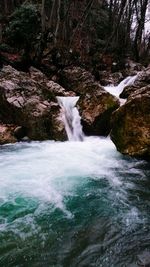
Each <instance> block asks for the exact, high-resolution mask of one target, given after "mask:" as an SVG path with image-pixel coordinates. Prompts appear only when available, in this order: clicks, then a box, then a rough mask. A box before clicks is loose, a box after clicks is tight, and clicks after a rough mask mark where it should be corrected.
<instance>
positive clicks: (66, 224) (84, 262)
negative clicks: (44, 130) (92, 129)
mask: <svg viewBox="0 0 150 267" xmlns="http://www.w3.org/2000/svg"><path fill="white" fill-rule="evenodd" d="M149 195H150V165H149V163H148V162H146V161H143V160H136V159H131V158H129V157H124V156H122V155H121V154H120V153H118V152H117V151H116V149H115V147H114V145H113V144H112V142H111V141H110V140H109V139H99V138H93V137H91V138H86V140H85V141H84V142H78V141H76V142H50V141H49V142H32V143H18V144H14V145H5V146H1V147H0V266H1V267H14V266H15V267H28V266H29V267H30V266H31V267H52V266H54V267H125V266H126V267H134V266H137V261H138V256H143V257H144V258H145V257H146V256H145V255H147V254H148V257H149V250H150V198H149Z"/></svg>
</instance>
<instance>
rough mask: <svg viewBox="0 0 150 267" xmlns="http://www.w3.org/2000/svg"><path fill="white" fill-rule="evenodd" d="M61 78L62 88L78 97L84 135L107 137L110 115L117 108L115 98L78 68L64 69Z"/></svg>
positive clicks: (117, 104) (117, 103)
mask: <svg viewBox="0 0 150 267" xmlns="http://www.w3.org/2000/svg"><path fill="white" fill-rule="evenodd" d="M62 77H63V78H62V83H63V86H65V87H66V88H67V89H68V90H72V91H74V92H75V93H76V95H78V96H80V99H79V101H78V103H77V106H78V109H79V112H80V116H81V122H82V125H83V131H84V133H85V134H87V135H104V136H107V135H108V134H109V132H110V119H111V114H112V112H113V111H114V110H115V109H117V108H118V107H119V102H118V100H117V98H116V97H114V96H112V95H111V94H109V93H108V92H106V91H105V90H104V88H103V87H102V86H101V85H100V84H99V83H98V82H96V81H95V79H94V76H92V74H91V73H89V72H88V71H86V70H84V69H82V68H80V67H72V68H66V69H64V71H63V72H62Z"/></svg>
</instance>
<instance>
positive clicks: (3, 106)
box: [0, 66, 66, 140]
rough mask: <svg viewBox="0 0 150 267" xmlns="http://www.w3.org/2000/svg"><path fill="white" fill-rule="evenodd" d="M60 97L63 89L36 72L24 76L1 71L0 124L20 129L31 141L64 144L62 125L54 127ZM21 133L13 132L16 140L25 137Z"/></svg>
mask: <svg viewBox="0 0 150 267" xmlns="http://www.w3.org/2000/svg"><path fill="white" fill-rule="evenodd" d="M59 93H60V94H61V95H62V94H63V93H64V88H62V87H61V86H60V85H58V84H56V83H54V82H50V81H49V80H48V78H47V77H46V76H45V75H44V74H42V73H41V72H40V71H38V70H36V69H35V68H31V69H30V72H29V73H25V72H21V71H16V70H15V69H14V68H12V67H11V66H4V67H3V69H2V70H1V71H0V121H2V122H3V124H14V125H20V127H22V128H21V129H26V134H27V136H28V138H29V139H31V140H46V139H54V140H60V139H61V140H65V139H66V135H65V133H64V132H65V131H64V126H63V124H62V122H59V124H60V127H56V126H55V123H54V122H55V121H56V117H59V114H60V107H59V105H58V103H57V100H56V96H57V94H59ZM54 107H55V108H54ZM57 124H58V123H57ZM21 129H20V130H17V132H16V137H17V138H18V139H20V138H21V137H20V136H19V135H20V134H21V136H22V135H24V134H23V133H21V131H22V130H21ZM19 131H20V133H19ZM57 131H58V132H57ZM26 134H25V135H26Z"/></svg>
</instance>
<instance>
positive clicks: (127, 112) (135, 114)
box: [110, 85, 150, 158]
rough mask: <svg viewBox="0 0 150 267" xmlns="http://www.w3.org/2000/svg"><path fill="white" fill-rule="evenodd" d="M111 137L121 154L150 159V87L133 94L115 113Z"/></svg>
mask: <svg viewBox="0 0 150 267" xmlns="http://www.w3.org/2000/svg"><path fill="white" fill-rule="evenodd" d="M110 135H111V139H112V141H113V142H114V144H115V145H116V147H117V149H118V151H120V152H121V153H123V154H127V155H130V156H141V157H147V158H149V157H150V85H147V86H146V87H143V88H141V89H139V90H136V91H135V92H134V93H132V94H131V95H130V96H129V97H128V99H127V102H126V103H125V104H124V105H123V106H121V107H120V108H119V109H118V110H116V111H115V112H114V113H113V117H112V130H111V134H110Z"/></svg>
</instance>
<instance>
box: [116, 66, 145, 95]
mask: <svg viewBox="0 0 150 267" xmlns="http://www.w3.org/2000/svg"><path fill="white" fill-rule="evenodd" d="M148 84H150V66H149V67H148V68H146V69H145V70H143V71H140V72H139V73H138V74H137V78H136V80H135V82H134V84H133V85H132V86H131V85H130V86H126V87H125V88H124V90H123V91H122V93H121V94H120V97H121V98H128V96H129V95H130V94H132V93H134V92H135V91H137V90H138V89H140V88H142V87H144V86H147V85H148Z"/></svg>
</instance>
